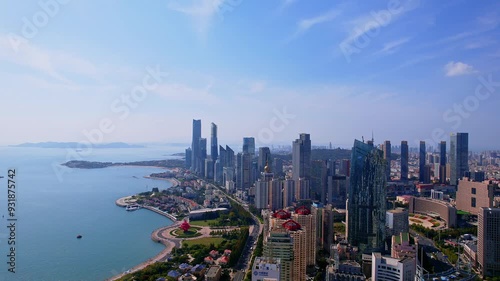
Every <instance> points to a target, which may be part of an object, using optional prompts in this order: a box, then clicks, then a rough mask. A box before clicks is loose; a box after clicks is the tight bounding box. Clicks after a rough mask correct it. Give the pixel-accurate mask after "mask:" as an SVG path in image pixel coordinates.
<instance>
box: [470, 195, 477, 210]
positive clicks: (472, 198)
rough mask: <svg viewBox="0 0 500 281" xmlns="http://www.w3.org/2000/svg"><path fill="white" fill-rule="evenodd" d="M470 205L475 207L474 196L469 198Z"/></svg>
mask: <svg viewBox="0 0 500 281" xmlns="http://www.w3.org/2000/svg"><path fill="white" fill-rule="evenodd" d="M470 206H471V207H472V208H475V207H476V197H471V199H470Z"/></svg>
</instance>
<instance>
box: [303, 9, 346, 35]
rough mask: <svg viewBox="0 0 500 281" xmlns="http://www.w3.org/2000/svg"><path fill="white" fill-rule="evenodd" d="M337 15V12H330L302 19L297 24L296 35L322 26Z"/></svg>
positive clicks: (338, 13) (338, 12)
mask: <svg viewBox="0 0 500 281" xmlns="http://www.w3.org/2000/svg"><path fill="white" fill-rule="evenodd" d="M338 15H340V11H339V10H330V11H328V12H326V13H324V14H322V15H319V16H316V17H313V18H308V19H303V20H301V21H299V22H298V23H297V33H299V34H300V33H304V32H306V31H308V30H309V29H311V28H312V27H314V26H315V25H318V24H322V23H325V22H329V21H332V20H334V19H335V18H336V17H337V16H338Z"/></svg>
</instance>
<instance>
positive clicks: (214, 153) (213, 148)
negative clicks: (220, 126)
mask: <svg viewBox="0 0 500 281" xmlns="http://www.w3.org/2000/svg"><path fill="white" fill-rule="evenodd" d="M218 148H219V146H218V145H217V125H215V124H214V123H212V127H211V128H210V156H211V157H212V161H214V163H215V161H216V160H217V159H219V152H218V150H217V149H218Z"/></svg>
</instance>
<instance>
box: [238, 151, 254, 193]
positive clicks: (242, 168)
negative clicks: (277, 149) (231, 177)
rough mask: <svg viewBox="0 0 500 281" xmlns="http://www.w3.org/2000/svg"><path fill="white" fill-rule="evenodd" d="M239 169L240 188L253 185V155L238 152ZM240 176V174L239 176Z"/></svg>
mask: <svg viewBox="0 0 500 281" xmlns="http://www.w3.org/2000/svg"><path fill="white" fill-rule="evenodd" d="M238 164H239V166H238V171H237V174H238V175H239V179H240V182H239V185H238V188H240V189H248V188H250V186H252V181H251V180H252V155H251V154H250V153H246V152H245V153H238ZM237 177H238V176H237Z"/></svg>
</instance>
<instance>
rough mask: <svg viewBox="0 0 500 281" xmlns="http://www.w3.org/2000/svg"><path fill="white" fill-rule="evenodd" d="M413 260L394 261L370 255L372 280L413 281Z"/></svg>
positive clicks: (378, 255) (414, 265)
mask: <svg viewBox="0 0 500 281" xmlns="http://www.w3.org/2000/svg"><path fill="white" fill-rule="evenodd" d="M415 267H416V264H415V259H414V258H408V257H407V258H402V259H395V258H391V257H384V256H382V255H381V254H380V253H372V280H394V281H414V280H415V270H416V268H415Z"/></svg>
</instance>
